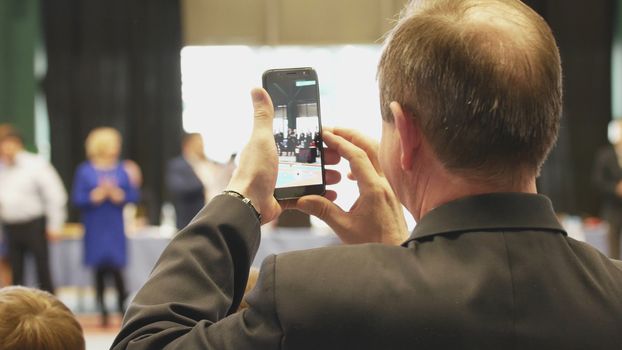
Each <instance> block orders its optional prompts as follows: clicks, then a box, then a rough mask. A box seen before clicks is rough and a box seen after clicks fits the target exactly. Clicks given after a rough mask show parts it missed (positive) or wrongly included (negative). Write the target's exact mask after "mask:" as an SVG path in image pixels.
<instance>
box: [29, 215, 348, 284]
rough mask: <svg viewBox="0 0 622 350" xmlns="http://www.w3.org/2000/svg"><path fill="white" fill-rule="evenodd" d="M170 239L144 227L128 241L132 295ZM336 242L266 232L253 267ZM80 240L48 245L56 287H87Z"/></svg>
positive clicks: (323, 235)
mask: <svg viewBox="0 0 622 350" xmlns="http://www.w3.org/2000/svg"><path fill="white" fill-rule="evenodd" d="M169 242H170V237H167V235H165V234H162V229H161V228H159V227H148V228H145V229H143V230H142V231H141V232H139V233H137V234H135V235H134V236H132V237H130V238H129V239H128V265H127V266H126V268H125V271H124V274H125V281H126V288H127V289H128V291H129V292H130V294H133V293H135V292H136V291H138V289H140V287H141V286H142V285H143V284H144V283H145V282H146V281H147V278H148V277H149V274H150V273H151V270H152V269H153V266H154V265H155V263H156V261H157V260H158V258H159V257H160V254H162V251H163V250H164V248H166V246H167V245H168V243H169ZM339 243H340V241H339V239H338V238H337V237H336V236H335V235H334V234H331V233H330V232H328V231H326V230H325V229H309V228H302V229H299V228H279V229H272V230H270V229H266V230H264V232H263V233H262V237H261V244H260V246H259V250H258V251H257V255H256V256H255V260H254V261H253V266H255V267H259V266H260V265H261V262H262V261H263V260H264V259H265V258H266V257H267V256H269V255H270V254H278V253H283V252H288V251H293V250H302V249H310V248H317V247H322V246H328V245H336V244H339ZM82 247H83V245H82V240H81V239H62V240H58V241H55V242H51V243H50V268H51V270H52V279H53V281H54V284H55V286H56V288H59V287H68V286H71V287H79V288H85V287H89V288H90V287H91V286H92V285H93V276H92V271H91V269H89V268H87V267H85V266H84V265H83V264H82V249H83V248H82ZM25 268H26V271H25V276H24V277H25V282H26V285H29V286H33V285H35V274H36V270H35V267H34V261H26V267H25Z"/></svg>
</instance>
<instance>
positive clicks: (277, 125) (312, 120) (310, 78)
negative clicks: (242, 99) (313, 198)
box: [262, 68, 326, 199]
mask: <svg viewBox="0 0 622 350" xmlns="http://www.w3.org/2000/svg"><path fill="white" fill-rule="evenodd" d="M262 80H263V87H264V89H266V91H268V94H270V97H271V98H272V104H273V105H274V123H273V125H272V131H273V134H274V142H275V143H276V150H277V154H278V156H279V173H278V177H277V180H276V188H275V190H274V196H275V197H276V199H291V198H299V197H302V196H305V195H309V194H319V195H322V194H324V192H325V191H326V181H325V174H324V148H323V142H322V122H321V120H322V119H321V116H320V93H319V91H320V90H319V82H318V79H317V73H316V72H315V70H313V69H312V68H290V69H271V70H268V71H266V72H264V74H263V77H262Z"/></svg>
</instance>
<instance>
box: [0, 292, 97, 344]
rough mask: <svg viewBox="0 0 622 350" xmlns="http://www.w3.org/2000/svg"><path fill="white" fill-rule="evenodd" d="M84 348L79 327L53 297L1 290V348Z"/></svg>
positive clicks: (68, 311) (70, 314)
mask: <svg viewBox="0 0 622 350" xmlns="http://www.w3.org/2000/svg"><path fill="white" fill-rule="evenodd" d="M85 348H86V346H85V342H84V334H83V331H82V326H80V323H78V321H77V320H76V318H75V316H74V314H73V313H72V312H71V311H70V310H69V308H67V306H65V304H63V303H62V302H61V301H60V300H58V299H57V298H56V297H55V296H54V295H52V294H50V293H47V292H44V291H41V290H37V289H33V288H26V287H6V288H2V289H0V349H2V350H22V349H28V350H84V349H85Z"/></svg>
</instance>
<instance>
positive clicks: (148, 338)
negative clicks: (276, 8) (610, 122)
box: [114, 0, 622, 349]
mask: <svg viewBox="0 0 622 350" xmlns="http://www.w3.org/2000/svg"><path fill="white" fill-rule="evenodd" d="M560 70H561V69H560V60H559V55H558V51H557V48H556V45H555V42H554V39H553V36H552V34H551V31H550V30H549V28H548V27H547V25H546V24H545V23H544V21H543V20H542V19H541V18H540V17H539V16H538V15H536V14H535V13H534V12H533V11H532V10H531V9H529V8H528V7H527V6H525V5H523V4H522V3H521V2H520V1H518V0H516V1H510V0H504V1H501V0H499V1H494V0H487V1H486V0H435V1H416V2H413V3H412V4H411V5H410V6H409V7H408V9H407V10H406V11H405V12H404V17H403V18H402V19H401V20H400V21H399V22H398V24H397V26H396V28H395V29H394V30H393V31H392V33H391V34H390V35H389V36H388V39H387V43H386V47H385V49H384V52H383V55H382V59H381V62H380V65H379V72H378V78H379V84H380V92H381V105H382V116H383V126H382V127H383V133H382V141H381V144H380V147H379V149H378V147H377V145H376V144H375V143H374V142H372V141H370V140H369V139H367V138H365V137H364V136H362V135H360V134H358V133H356V132H353V131H349V130H344V129H333V130H332V131H331V130H325V131H324V133H323V137H324V142H325V143H326V144H327V146H328V150H327V152H326V159H325V160H326V163H327V164H335V163H336V162H337V161H338V160H339V158H340V157H343V158H345V159H346V160H347V161H349V163H350V168H351V175H350V177H351V178H352V179H355V180H356V181H357V183H358V187H359V192H360V197H359V198H358V200H357V201H356V202H355V204H354V206H353V207H352V208H350V210H349V211H344V210H342V209H341V208H339V207H337V206H336V205H334V204H333V203H332V202H331V201H330V200H331V199H334V198H335V195H336V194H335V193H334V192H327V193H326V195H325V197H320V196H308V197H303V198H301V199H299V200H298V201H296V202H295V203H290V204H287V205H292V206H295V207H297V208H299V209H301V210H303V211H306V212H308V213H311V214H314V215H317V216H319V217H320V218H321V219H323V220H324V221H326V222H327V223H328V224H329V225H330V226H331V227H332V228H333V229H334V230H335V232H336V233H337V234H338V235H339V236H340V238H341V239H342V240H343V241H344V243H346V245H344V246H340V247H330V248H323V249H316V250H311V251H302V252H293V253H288V254H282V255H279V256H272V257H269V258H267V259H266V260H265V261H264V263H263V266H262V268H261V272H260V276H259V281H258V282H257V286H256V287H255V289H254V292H253V293H252V294H251V295H250V296H249V297H248V298H247V302H248V304H249V308H248V309H246V310H245V311H243V312H241V313H238V314H233V312H234V311H235V310H236V308H237V305H238V303H239V301H240V298H241V297H242V292H243V290H244V285H245V284H246V276H247V274H248V267H249V265H250V262H251V261H252V260H253V257H254V254H255V252H256V249H257V245H258V244H259V240H260V237H259V234H260V232H259V226H260V222H259V221H258V220H257V217H256V216H255V213H254V209H253V208H251V207H249V206H248V205H247V204H248V203H247V201H243V200H241V199H240V198H236V196H237V195H236V194H235V193H226V194H223V195H221V196H218V197H216V198H215V199H214V200H212V201H211V202H210V203H209V204H208V205H207V206H206V208H204V209H203V210H202V212H201V213H200V214H199V215H198V217H197V219H196V220H195V221H194V222H193V223H192V224H191V225H189V226H188V227H187V228H186V229H184V230H183V231H181V232H180V233H179V235H178V236H177V237H176V238H175V239H174V240H173V241H172V243H171V244H170V246H169V247H168V248H167V249H166V250H165V252H164V253H163V255H162V257H161V259H160V261H159V262H158V264H157V265H156V267H155V269H154V270H153V273H152V275H151V277H150V279H149V281H148V282H147V283H146V284H145V286H144V287H143V289H142V290H141V291H140V292H139V293H138V295H137V296H136V298H135V299H134V303H133V304H132V306H130V309H129V311H128V313H127V314H126V318H125V320H124V326H123V329H122V330H121V333H120V334H119V335H118V337H117V339H116V341H115V343H114V348H115V349H126V348H127V349H155V348H158V349H159V348H167V349H419V348H421V349H587V348H589V349H597V348H600V349H605V348H608V349H619V348H620V344H622V332H621V330H622V265H620V262H616V261H612V260H609V259H608V258H606V257H604V256H602V255H601V254H600V253H598V252H597V251H596V250H595V249H593V248H591V247H589V246H587V245H585V244H583V243H580V242H577V241H574V240H572V239H570V238H568V237H567V236H566V233H565V232H564V230H563V228H562V227H561V226H560V224H559V223H558V221H557V220H556V217H555V213H554V211H553V209H552V207H551V203H550V201H549V200H548V199H546V198H545V197H542V196H539V195H537V194H535V192H536V188H535V177H536V175H537V173H538V170H539V168H540V166H541V164H542V163H543V161H544V159H545V157H546V155H547V153H548V151H549V149H550V148H551V146H552V145H553V143H554V141H555V137H556V133H557V129H558V125H559V116H560V109H561V71H560ZM252 94H253V104H254V108H255V118H254V128H253V133H252V136H251V139H250V142H249V144H248V146H247V147H246V148H245V149H244V151H243V152H242V155H241V159H240V166H239V168H238V170H237V172H236V173H235V174H234V176H233V178H232V180H231V182H230V184H229V187H228V188H229V190H233V191H236V192H239V193H240V194H242V195H243V197H246V198H247V199H250V201H251V203H252V204H253V205H254V208H256V210H257V211H258V212H259V213H260V214H261V223H266V222H269V221H271V220H273V219H274V218H275V217H276V216H277V215H278V214H279V213H280V211H281V210H282V209H283V207H284V206H286V205H285V204H284V203H278V202H277V201H276V200H275V199H274V198H273V196H272V190H273V187H274V183H275V179H276V169H277V159H276V157H274V154H275V152H274V147H275V146H274V142H273V139H272V137H271V127H272V114H273V112H272V105H271V103H270V100H269V97H268V96H267V95H266V93H265V92H264V91H263V90H254V91H253V93H252ZM326 178H327V182H328V183H329V184H332V183H335V182H337V181H338V180H339V176H338V174H336V173H335V172H332V171H329V172H327V174H326ZM400 203H402V204H404V205H405V206H406V208H407V209H408V210H409V211H410V213H411V214H412V215H413V216H414V218H415V219H416V220H417V222H418V225H417V227H416V228H415V230H414V231H413V232H412V234H411V235H410V237H408V234H407V232H406V228H405V224H404V218H403V216H402V215H401V214H400V212H401V205H400ZM354 243H366V244H354Z"/></svg>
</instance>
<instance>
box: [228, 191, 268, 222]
mask: <svg viewBox="0 0 622 350" xmlns="http://www.w3.org/2000/svg"><path fill="white" fill-rule="evenodd" d="M222 193H223V194H225V195H229V196H232V197H236V198H238V199H239V200H241V201H242V202H243V203H244V204H246V205H247V206H248V207H249V208H251V210H252V211H253V213H254V214H255V216H256V217H257V220H258V221H259V223H260V224H261V212H260V211H259V210H258V208H257V207H256V205H255V204H254V203H253V202H252V200H251V199H250V198H248V197H246V196H244V195H243V194H242V193H240V192H238V191H236V190H224V191H223V192H222Z"/></svg>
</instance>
